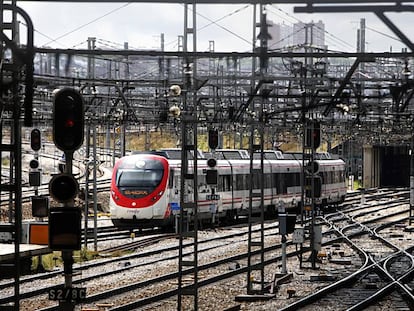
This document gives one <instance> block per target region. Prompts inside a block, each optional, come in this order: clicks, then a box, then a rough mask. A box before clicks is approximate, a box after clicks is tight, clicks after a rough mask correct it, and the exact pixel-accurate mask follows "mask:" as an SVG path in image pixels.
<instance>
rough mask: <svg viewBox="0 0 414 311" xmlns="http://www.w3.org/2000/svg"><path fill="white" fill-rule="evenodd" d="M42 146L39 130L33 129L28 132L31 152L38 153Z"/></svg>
mask: <svg viewBox="0 0 414 311" xmlns="http://www.w3.org/2000/svg"><path fill="white" fill-rule="evenodd" d="M41 146H42V137H41V134H40V130H39V129H33V130H32V131H31V132H30V147H31V148H32V150H33V151H39V150H40V147H41Z"/></svg>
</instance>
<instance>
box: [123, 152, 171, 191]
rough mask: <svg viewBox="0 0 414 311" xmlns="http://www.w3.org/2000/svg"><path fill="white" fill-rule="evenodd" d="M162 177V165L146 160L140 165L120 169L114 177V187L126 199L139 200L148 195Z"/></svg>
mask: <svg viewBox="0 0 414 311" xmlns="http://www.w3.org/2000/svg"><path fill="white" fill-rule="evenodd" d="M163 176H164V168H163V166H162V163H161V162H159V161H154V160H146V161H145V162H141V163H140V165H136V166H134V167H130V166H129V165H127V166H126V167H120V168H119V169H118V173H117V176H116V185H117V187H118V188H119V190H120V191H121V192H122V193H123V194H124V195H125V196H127V197H131V198H141V197H145V196H146V195H149V194H150V193H151V192H152V191H154V190H155V188H156V187H157V186H158V185H159V184H160V183H161V181H162V178H163Z"/></svg>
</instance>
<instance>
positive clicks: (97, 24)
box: [18, 2, 413, 52]
mask: <svg viewBox="0 0 414 311" xmlns="http://www.w3.org/2000/svg"><path fill="white" fill-rule="evenodd" d="M18 5H19V6H20V7H22V8H23V9H24V10H25V11H26V12H27V13H28V14H29V15H30V17H31V19H32V21H33V23H34V27H35V30H36V32H35V45H36V46H38V47H40V46H48V47H54V48H79V49H80V48H87V45H86V40H87V38H88V37H96V38H97V46H98V48H99V47H101V48H117V49H121V48H122V46H123V43H124V42H128V43H129V46H130V48H159V47H160V34H161V33H164V35H165V49H166V50H167V51H176V50H177V38H178V36H179V35H181V34H182V33H183V28H184V23H183V16H184V6H183V5H179V4H161V3H158V4H148V3H78V4H75V3H56V2H19V3H18ZM252 12H253V6H252V5H243V4H238V5H198V6H197V13H198V17H197V28H198V31H197V38H198V40H197V50H198V51H207V50H208V47H209V41H210V40H214V43H215V50H216V51H218V52H221V51H226V52H227V51H238V52H245V51H251V45H252V44H251V42H252V25H253V17H252ZM267 15H268V19H270V20H272V21H273V22H274V23H285V24H292V23H295V22H297V21H302V22H311V21H312V20H313V21H319V20H322V21H323V22H324V23H325V30H326V32H327V33H326V34H325V37H326V43H327V44H328V46H329V49H331V50H337V51H355V49H356V48H355V46H356V32H357V28H358V27H359V21H360V19H361V18H362V17H365V18H366V20H367V22H366V23H367V37H366V42H367V51H375V52H382V51H389V50H390V47H391V46H392V50H393V51H395V52H397V51H401V48H402V47H403V45H402V43H401V42H399V40H398V39H397V40H394V39H392V38H391V37H393V38H396V36H395V35H394V34H393V33H392V32H391V31H390V30H389V29H388V28H387V27H386V26H385V25H384V24H383V23H382V22H381V21H380V20H378V18H377V17H376V16H375V15H374V14H372V13H369V14H365V15H364V14H350V13H347V14H343V13H341V14H340V13H334V14H295V13H293V7H292V6H288V5H275V4H273V5H268V6H267ZM387 16H389V17H390V18H391V19H392V20H393V21H394V23H395V24H396V25H397V26H398V27H399V28H400V29H401V30H402V31H403V32H404V33H405V35H406V36H408V37H409V38H410V39H411V40H413V36H412V35H411V33H412V31H411V29H412V27H411V26H412V22H411V21H412V20H413V19H412V13H392V14H391V13H390V14H387Z"/></svg>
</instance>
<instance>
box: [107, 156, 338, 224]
mask: <svg viewBox="0 0 414 311" xmlns="http://www.w3.org/2000/svg"><path fill="white" fill-rule="evenodd" d="M173 151H174V152H171V151H170V152H166V151H163V152H162V153H156V154H150V153H140V154H135V155H130V156H125V157H123V158H121V159H120V160H119V161H118V162H117V163H116V164H115V167H114V171H113V176H112V182H111V197H110V211H111V218H112V221H113V223H114V225H115V226H119V227H125V226H130V227H134V228H144V227H156V226H161V227H162V226H171V225H172V224H173V223H174V222H173V215H172V214H173V213H172V210H173V209H174V208H177V207H179V205H180V191H181V183H180V178H181V160H180V159H179V157H180V155H181V152H180V151H179V150H173ZM228 152H229V154H231V156H229V155H226V151H218V152H217V153H215V157H216V158H217V165H216V167H215V169H216V170H217V172H218V176H217V184H216V185H211V184H209V183H208V182H207V180H206V172H207V170H209V169H211V168H210V167H209V166H208V165H207V159H206V158H205V157H204V156H203V155H202V154H201V153H200V154H198V159H197V187H196V189H193V188H192V187H191V186H188V185H187V186H186V188H185V189H184V191H185V192H184V198H185V201H187V198H186V197H187V196H188V198H193V192H194V191H197V200H198V201H197V206H198V218H199V219H200V220H201V221H214V220H217V219H225V220H228V221H231V220H233V219H234V218H235V217H240V216H246V215H247V214H248V208H249V200H250V194H252V199H251V200H252V210H253V213H258V212H259V211H260V209H261V208H260V207H261V188H262V187H261V183H262V182H263V191H264V193H263V194H264V196H263V198H264V206H265V212H266V214H267V215H271V216H276V211H277V207H278V206H279V205H283V206H284V207H285V208H286V209H287V210H295V211H297V210H298V208H299V207H300V206H301V201H302V186H301V176H302V171H303V170H302V164H303V161H302V160H301V159H298V158H297V156H296V157H295V156H294V155H289V154H286V155H285V154H282V153H280V152H278V151H268V152H266V153H265V157H264V159H263V174H261V169H260V168H261V159H260V158H259V157H257V156H256V157H255V158H254V159H253V160H252V165H253V169H252V170H251V168H250V165H251V161H250V159H248V158H246V154H247V153H246V152H245V151H240V152H238V151H237V150H231V151H228ZM237 154H238V156H237ZM192 164H193V161H189V173H193V167H192ZM305 165H306V163H305ZM316 173H317V174H318V176H320V178H321V180H322V189H321V197H320V198H318V199H317V200H316V203H317V204H321V205H328V204H335V203H339V202H341V201H343V200H344V197H345V194H346V183H345V163H344V161H342V160H341V159H331V158H328V157H320V158H319V159H318V172H316ZM250 184H251V185H252V190H251V191H252V192H251V193H250ZM190 216H191V214H190Z"/></svg>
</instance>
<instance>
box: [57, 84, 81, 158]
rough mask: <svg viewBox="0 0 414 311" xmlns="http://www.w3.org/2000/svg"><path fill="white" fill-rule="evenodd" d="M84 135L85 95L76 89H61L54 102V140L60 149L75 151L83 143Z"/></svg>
mask: <svg viewBox="0 0 414 311" xmlns="http://www.w3.org/2000/svg"><path fill="white" fill-rule="evenodd" d="M83 136H84V103H83V97H82V95H81V94H80V93H79V92H78V91H76V90H74V89H71V88H64V89H61V90H59V91H58V92H57V93H56V94H55V99H54V103H53V141H54V143H55V145H56V147H58V148H59V149H60V150H62V151H64V152H73V151H75V150H77V149H78V148H79V147H80V146H81V145H82V143H83Z"/></svg>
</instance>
